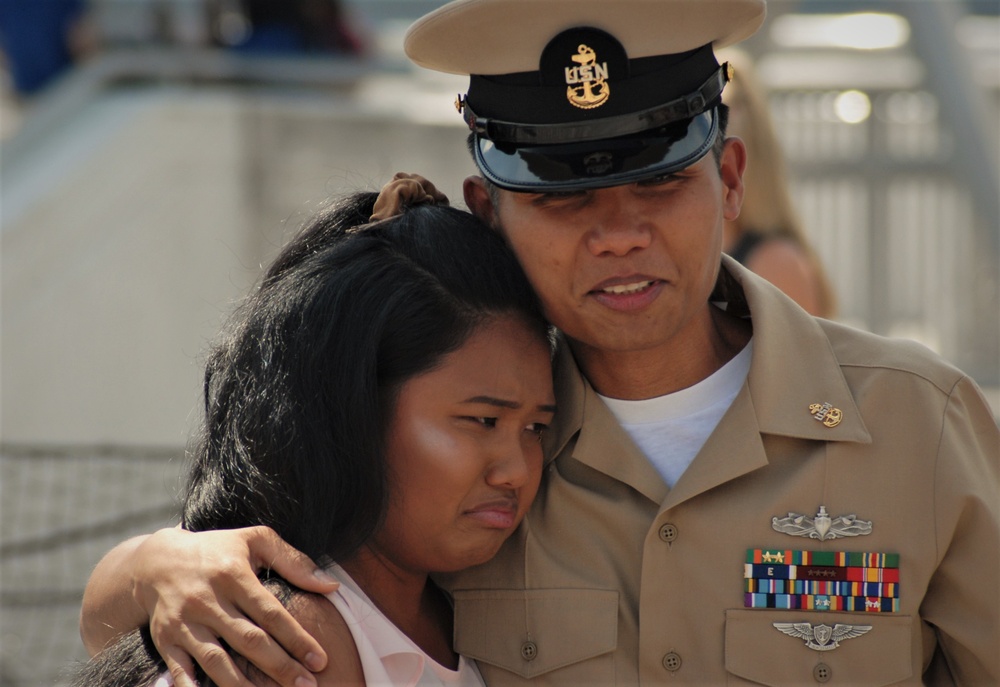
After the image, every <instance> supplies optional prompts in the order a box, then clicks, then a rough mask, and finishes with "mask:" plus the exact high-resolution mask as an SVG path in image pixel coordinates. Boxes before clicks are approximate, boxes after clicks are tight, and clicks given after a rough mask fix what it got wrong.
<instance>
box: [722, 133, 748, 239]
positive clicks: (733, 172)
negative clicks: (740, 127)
mask: <svg viewBox="0 0 1000 687" xmlns="http://www.w3.org/2000/svg"><path fill="white" fill-rule="evenodd" d="M746 168H747V147H746V144H745V143H743V141H742V140H741V139H739V138H737V137H735V136H731V137H729V138H727V139H726V142H725V145H724V147H723V148H722V157H721V158H720V159H719V176H720V177H721V178H722V208H723V214H724V217H725V218H726V219H727V220H729V221H732V220H735V219H736V218H737V217H739V216H740V208H742V207H743V172H744V171H745V170H746Z"/></svg>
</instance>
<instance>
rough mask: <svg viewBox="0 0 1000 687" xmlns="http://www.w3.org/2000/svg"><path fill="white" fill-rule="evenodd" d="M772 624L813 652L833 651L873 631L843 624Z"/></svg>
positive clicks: (859, 626)
mask: <svg viewBox="0 0 1000 687" xmlns="http://www.w3.org/2000/svg"><path fill="white" fill-rule="evenodd" d="M772 624H773V625H774V627H775V628H776V629H778V630H780V631H781V632H784V633H785V634H786V635H788V636H789V637H798V638H799V639H804V640H805V642H806V646H807V647H809V648H810V649H812V650H813V651H833V650H834V649H836V648H837V647H838V646H840V643H841V642H843V641H845V640H847V639H854V638H855V637H860V636H861V635H863V634H865V633H866V632H868V631H869V630H871V629H872V626H871V625H846V624H843V623H837V624H836V625H834V626H833V627H830V626H829V625H817V626H816V627H813V624H812V623H772Z"/></svg>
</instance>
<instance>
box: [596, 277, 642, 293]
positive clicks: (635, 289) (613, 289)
mask: <svg viewBox="0 0 1000 687" xmlns="http://www.w3.org/2000/svg"><path fill="white" fill-rule="evenodd" d="M652 284H653V282H652V281H648V280H647V281H637V282H632V283H631V284H616V285H615V286H606V287H604V288H603V289H599V290H600V291H601V292H602V293H610V294H614V295H616V296H621V295H626V294H630V293H639V292H640V291H642V290H643V289H646V288H649V287H650V286H652Z"/></svg>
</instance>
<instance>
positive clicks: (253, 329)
mask: <svg viewBox="0 0 1000 687" xmlns="http://www.w3.org/2000/svg"><path fill="white" fill-rule="evenodd" d="M375 198H376V194H358V195H355V196H352V197H350V198H348V199H346V200H345V201H343V202H341V203H339V204H338V205H336V206H334V207H332V208H331V209H329V210H328V211H326V212H324V213H322V214H320V215H319V216H318V217H317V218H316V219H315V220H314V221H313V222H312V223H311V224H310V225H309V226H307V227H306V228H305V229H304V230H303V231H302V232H301V233H300V234H299V235H298V236H297V237H295V238H294V239H293V240H292V241H291V242H290V243H289V244H288V245H287V246H286V247H285V249H284V250H283V251H282V252H281V254H280V255H279V256H278V257H277V258H276V260H275V261H274V262H273V263H272V265H271V266H270V268H269V269H268V270H267V272H266V273H265V275H264V277H263V279H262V280H261V283H260V285H259V286H258V287H257V288H256V289H255V291H254V292H253V293H251V294H250V295H249V296H248V297H247V299H246V300H245V301H244V302H243V303H242V304H241V306H240V307H239V308H238V309H237V311H236V312H235V313H234V315H233V317H232V318H231V320H230V323H229V325H228V327H227V328H226V329H225V332H224V334H223V336H222V337H221V338H220V339H219V341H218V342H217V344H216V345H215V346H214V348H213V349H212V351H211V352H210V354H209V357H208V361H207V364H206V371H205V380H204V396H205V419H204V426H203V428H202V430H201V431H200V434H199V435H198V437H197V438H196V441H195V442H194V444H193V449H192V454H193V463H192V467H191V472H190V475H189V479H188V484H187V489H186V496H185V498H184V504H183V513H182V525H183V527H185V528H186V529H190V530H195V531H198V530H207V529H228V528H237V527H246V526H252V525H267V526H270V527H272V528H273V529H274V530H275V531H276V532H277V533H278V534H279V535H280V536H281V537H282V538H283V539H284V540H285V541H287V542H288V543H290V544H291V545H292V546H294V547H296V548H297V549H299V550H300V551H303V552H304V553H306V554H308V555H309V556H311V557H313V559H315V560H325V559H332V560H338V559H343V558H344V557H346V556H349V555H350V554H351V553H353V552H354V551H356V550H357V548H358V547H359V546H360V545H361V544H362V543H364V542H365V541H366V540H367V539H368V538H369V537H370V536H371V535H372V533H373V532H374V531H375V530H376V528H377V527H378V526H379V524H380V522H381V521H382V518H383V515H384V511H385V506H386V500H387V484H386V465H385V460H384V447H385V441H386V430H387V427H388V423H389V421H390V419H391V417H392V413H393V409H394V405H395V399H396V396H397V393H398V391H399V389H400V388H401V386H402V385H403V384H404V383H405V382H406V381H407V380H408V379H410V378H412V377H414V376H416V375H418V374H420V373H422V372H426V371H428V370H431V369H432V368H434V367H435V366H436V365H437V364H438V363H439V362H440V361H441V359H442V358H443V357H444V356H445V355H447V354H448V353H450V352H452V351H454V350H456V349H457V348H459V347H460V346H461V345H462V344H463V343H464V342H465V340H466V339H467V338H468V337H469V336H470V335H471V334H472V333H473V332H474V330H475V329H476V328H477V327H479V326H481V325H483V324H485V323H487V322H489V321H491V320H492V319H494V318H496V317H498V316H503V315H515V316H517V317H520V318H521V319H522V320H523V321H524V322H526V323H527V324H528V325H529V326H531V327H532V328H533V329H534V330H535V331H537V333H538V336H539V337H543V338H544V337H547V335H548V328H547V325H546V323H545V320H544V318H543V316H542V314H541V309H540V307H539V305H538V302H537V299H536V298H535V296H534V293H533V292H532V290H531V287H530V285H529V284H528V281H527V279H526V278H525V276H524V274H523V272H522V271H521V268H520V266H519V265H518V263H517V260H516V258H515V257H514V255H513V253H512V252H511V251H510V249H509V248H508V247H507V245H506V244H505V242H504V241H503V239H502V238H501V237H500V236H499V235H498V234H497V233H495V232H494V231H493V230H491V229H489V228H488V227H486V226H485V225H484V224H482V223H481V222H479V221H478V220H476V219H475V218H474V217H473V216H472V215H470V214H469V213H467V212H464V211H460V210H456V209H453V208H449V207H442V206H435V205H421V206H418V207H413V208H409V209H407V210H406V211H405V212H404V213H403V214H402V215H399V216H397V217H393V218H390V219H388V220H382V221H379V222H375V223H368V222H367V219H368V217H369V216H370V215H371V212H372V206H373V204H374V201H375ZM128 641H130V642H131V645H130V646H131V649H129V650H127V651H125V653H132V654H137V653H138V654H147V653H149V650H150V647H151V644H150V643H149V641H148V633H147V634H146V635H142V634H141V633H139V634H138V635H137V636H133V637H132V638H131V640H128ZM144 642H145V643H144ZM137 647H138V648H137ZM119 658H120V657H119ZM110 660H112V661H114V660H115V659H114V658H111V659H110ZM91 663H93V661H92V662H91ZM159 667H160V669H162V663H160V664H159ZM112 672H113V671H112ZM122 674H125V673H124V670H123V671H122ZM154 674H155V673H154ZM92 679H93V678H91V680H92ZM130 679H131V678H130ZM78 684H91V685H92V684H102V685H116V686H118V685H142V684H144V683H143V682H135V681H130V682H112V681H108V679H107V678H106V677H102V678H101V681H91V682H79V683H78Z"/></svg>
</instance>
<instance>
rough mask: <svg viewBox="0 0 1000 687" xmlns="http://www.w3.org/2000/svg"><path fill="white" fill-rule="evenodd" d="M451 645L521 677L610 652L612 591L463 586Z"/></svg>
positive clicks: (614, 630)
mask: <svg viewBox="0 0 1000 687" xmlns="http://www.w3.org/2000/svg"><path fill="white" fill-rule="evenodd" d="M453 597H454V601H455V649H456V650H457V651H458V652H459V653H460V654H464V655H465V656H469V657H471V658H474V659H476V660H477V661H481V662H484V663H489V664H491V665H495V666H497V667H499V668H503V669H504V670H508V671H510V672H512V673H515V674H516V675H519V676H521V677H524V678H531V677H534V676H536V675H541V674H543V673H547V672H548V671H550V670H555V669H556V668H561V667H563V666H566V665H570V664H572V663H576V662H578V661H583V660H585V659H588V658H592V657H594V656H599V655H601V654H605V653H608V652H610V651H614V649H615V646H616V645H617V642H618V592H617V591H611V590H604V589H530V590H516V589H512V590H506V589H491V590H463V591H455V592H453Z"/></svg>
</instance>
